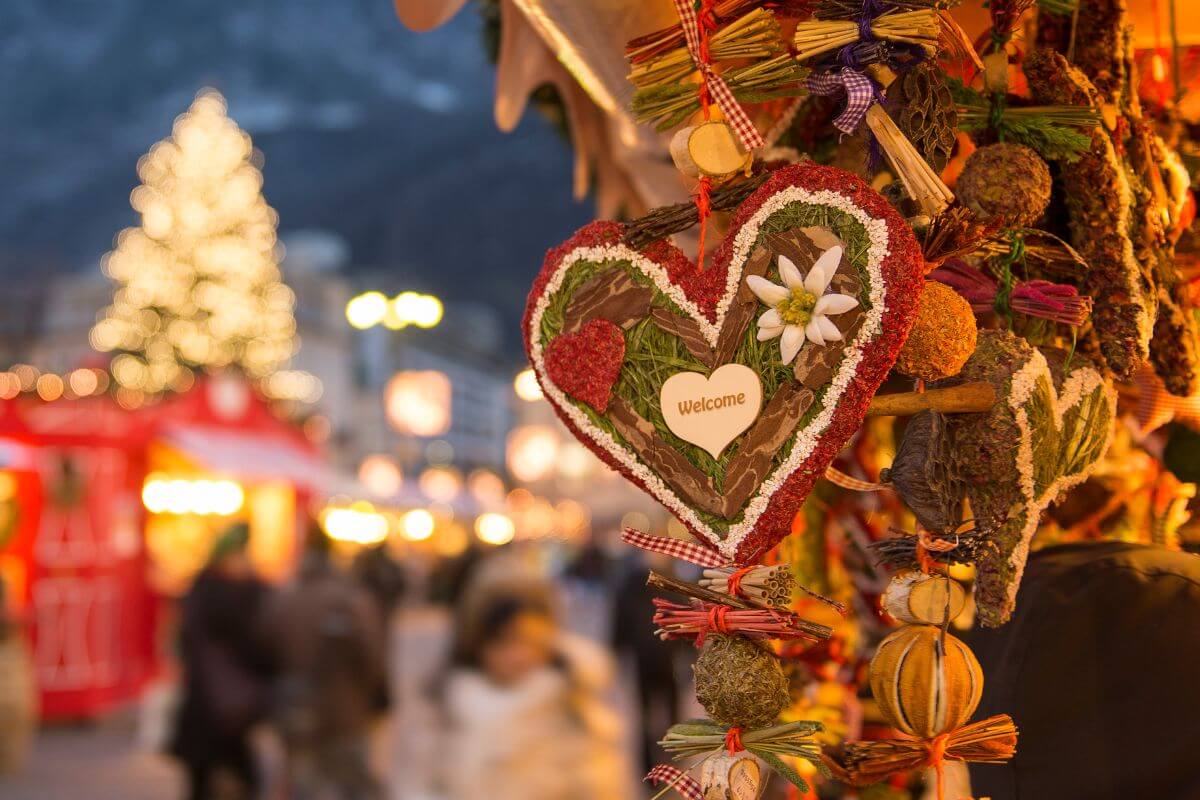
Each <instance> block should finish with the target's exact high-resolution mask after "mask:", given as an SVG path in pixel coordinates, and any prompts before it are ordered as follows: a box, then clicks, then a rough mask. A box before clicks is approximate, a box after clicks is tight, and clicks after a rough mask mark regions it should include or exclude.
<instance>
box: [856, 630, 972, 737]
mask: <svg viewBox="0 0 1200 800" xmlns="http://www.w3.org/2000/svg"><path fill="white" fill-rule="evenodd" d="M870 679H871V693H872V694H873V695H874V696H875V700H876V701H877V702H878V703H879V710H880V712H881V713H882V714H883V716H884V718H885V719H887V721H888V722H889V723H890V724H891V725H892V726H893V727H895V728H897V729H899V730H901V731H903V732H904V733H907V734H909V735H910V736H916V737H918V738H920V739H932V738H934V737H936V736H939V735H941V734H943V733H948V732H950V731H952V730H954V729H955V728H958V727H959V726H961V725H962V724H963V723H965V722H966V721H967V720H968V719H970V718H971V715H972V714H974V713H975V708H976V706H978V705H979V699H980V697H981V696H982V694H983V671H982V670H981V669H980V667H979V662H978V661H977V660H976V659H975V654H974V653H972V652H971V650H970V648H968V647H967V646H966V645H965V644H963V643H962V642H961V641H959V640H958V639H957V638H955V637H954V636H952V635H950V634H949V633H945V632H944V631H943V630H942V629H941V628H937V627H934V626H932V625H905V626H904V627H903V628H900V629H899V630H897V631H895V632H894V633H892V634H891V635H890V636H888V637H887V638H886V639H884V640H883V641H882V642H881V643H880V645H879V649H878V650H877V651H876V652H875V657H874V658H873V659H871V669H870Z"/></svg>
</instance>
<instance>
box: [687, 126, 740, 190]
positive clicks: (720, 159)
mask: <svg viewBox="0 0 1200 800" xmlns="http://www.w3.org/2000/svg"><path fill="white" fill-rule="evenodd" d="M670 150H671V158H672V160H674V162H675V166H676V167H677V168H678V169H679V171H680V172H682V173H683V174H684V175H688V176H690V177H693V178H698V177H700V176H701V175H707V176H709V177H713V178H721V177H724V176H726V175H731V174H733V173H734V172H738V171H740V170H743V169H745V168H746V165H747V164H749V163H750V159H751V158H752V156H751V154H750V153H747V152H746V151H745V150H743V149H742V146H741V144H740V143H739V142H738V140H737V137H736V136H735V135H734V133H733V130H732V129H731V128H730V127H729V125H728V124H726V123H725V122H721V121H712V122H703V123H701V124H699V125H694V126H688V127H686V128H681V129H680V130H679V131H677V132H676V133H675V135H674V136H673V137H671V146H670Z"/></svg>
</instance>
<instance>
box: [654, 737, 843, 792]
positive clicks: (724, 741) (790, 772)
mask: <svg viewBox="0 0 1200 800" xmlns="http://www.w3.org/2000/svg"><path fill="white" fill-rule="evenodd" d="M822 730H824V726H823V725H821V723H819V722H812V721H809V720H800V721H797V722H787V723H783V724H781V725H772V726H771V727H769V728H759V729H756V730H741V729H740V728H730V727H726V726H723V725H717V724H715V723H713V722H710V721H709V720H696V721H693V722H685V723H682V724H679V725H672V726H671V728H670V730H668V731H667V735H666V736H665V737H663V739H662V741H660V742H659V745H661V746H662V748H663V749H664V750H666V751H667V752H668V753H671V754H672V755H673V756H674V757H675V758H677V759H678V758H686V757H689V756H690V757H701V758H702V757H705V756H711V755H715V754H718V753H721V752H726V753H729V754H730V755H732V754H734V753H739V752H742V751H743V750H744V751H746V752H748V753H751V754H752V755H755V756H758V757H759V758H760V759H762V760H763V762H764V763H766V764H767V766H769V767H771V769H773V770H775V771H776V772H778V773H779V774H780V775H781V776H782V777H783V778H784V779H785V780H787V781H788V782H789V783H791V784H792V785H794V786H796V787H798V788H799V789H800V791H802V792H807V791H808V783H807V782H806V781H805V780H804V779H803V778H801V777H800V775H799V774H798V773H797V772H796V771H795V770H794V769H792V768H791V766H789V765H788V764H787V763H786V762H785V761H784V760H783V759H782V758H780V756H788V757H791V758H803V759H806V760H807V761H810V762H812V763H813V764H814V765H815V766H816V767H817V768H818V769H819V770H821V772H822V773H826V767H825V765H824V763H823V761H822V756H821V748H820V746H819V745H818V744H817V743H816V742H815V741H813V739H812V736H813V734H816V733H820V732H821V731H822Z"/></svg>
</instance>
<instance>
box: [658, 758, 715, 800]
mask: <svg viewBox="0 0 1200 800" xmlns="http://www.w3.org/2000/svg"><path fill="white" fill-rule="evenodd" d="M644 780H648V781H650V783H651V785H653V786H658V785H659V784H661V783H666V784H669V785H670V786H671V788H672V789H674V790H675V791H677V792H679V794H681V795H683V796H684V797H686V798H687V799H688V800H704V795H703V793H701V791H700V782H699V781H697V780H696V779H695V778H693V777H692V776H691V775H688V774H687V773H686V772H684V771H683V770H681V769H680V768H679V767H675V766H672V765H670V764H659V765H658V766H657V767H655V768H654V769H652V770H650V771H649V772H647V773H646V777H645V779H644Z"/></svg>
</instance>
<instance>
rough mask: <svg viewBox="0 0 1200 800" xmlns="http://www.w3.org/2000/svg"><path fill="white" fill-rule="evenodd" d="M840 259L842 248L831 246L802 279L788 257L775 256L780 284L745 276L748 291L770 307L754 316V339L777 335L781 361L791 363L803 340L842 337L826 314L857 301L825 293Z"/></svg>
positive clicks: (818, 341)
mask: <svg viewBox="0 0 1200 800" xmlns="http://www.w3.org/2000/svg"><path fill="white" fill-rule="evenodd" d="M841 260H842V248H841V247H831V248H829V249H828V250H826V251H825V252H824V253H822V254H821V256H820V258H818V259H817V261H816V263H815V264H813V265H812V269H810V270H809V271H808V275H806V276H804V277H803V278H802V277H801V276H800V270H798V269H796V265H795V264H793V263H792V262H791V260H790V259H788V258H787V257H786V256H779V277H780V278H781V279H782V280H783V286H779V285H777V284H774V283H771V281H769V280H767V279H766V278H763V277H760V276H758V275H751V276H749V277H748V278H746V285H747V286H749V287H750V291H752V292H754V294H755V295H756V296H757V297H758V299H759V300H761V301H762V302H763V303H764V304H766V305H768V306H770V307H771V308H770V309H769V310H767V311H764V312H763V314H762V316H760V317H759V318H758V340H759V341H760V342H765V341H767V340H768V339H774V338H775V337H776V336H778V337H780V338H779V354H780V356H781V357H782V358H783V363H784V364H790V363H792V360H793V359H795V357H796V354H797V353H799V352H800V348H801V347H803V346H804V340H805V339H807V340H808V341H810V342H812V343H813V344H817V345H822V344H826V343H827V342H840V341H841V340H842V332H841V331H839V330H838V329H837V326H836V325H834V324H833V321H832V320H831V319H829V317H831V316H832V315H834V314H842V313H844V312H846V311H849V310H850V309H852V308H854V307H856V306H857V305H858V300H857V299H856V298H854V297H851V296H849V295H845V294H837V293H836V292H831V293H829V294H826V290H827V289H828V288H829V282H830V281H831V280H833V275H834V273H835V272H837V268H838V264H839V263H840V262H841Z"/></svg>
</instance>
